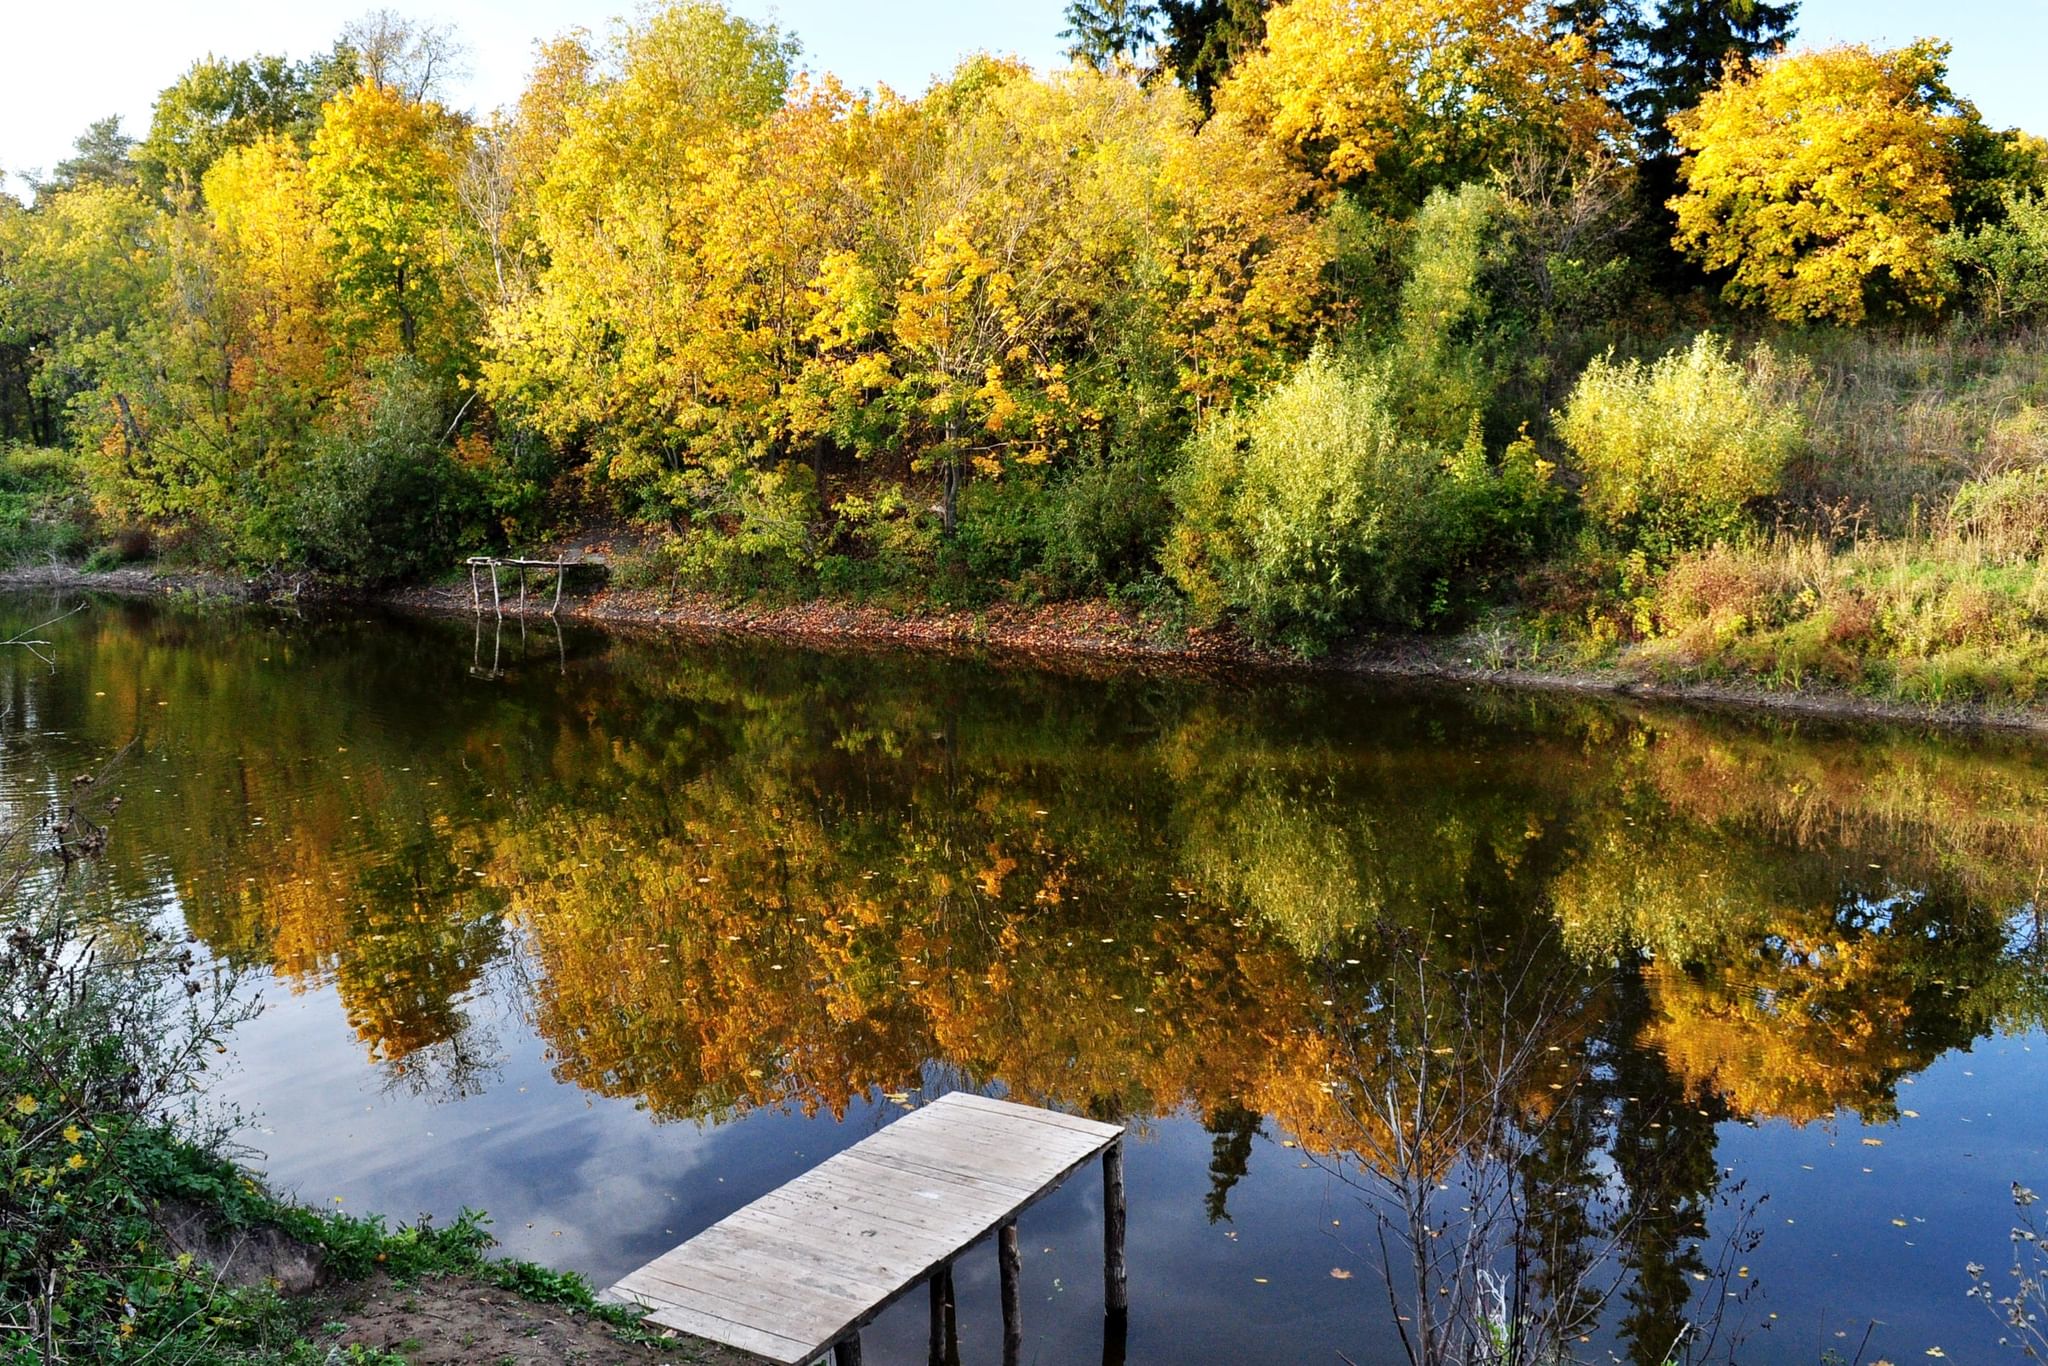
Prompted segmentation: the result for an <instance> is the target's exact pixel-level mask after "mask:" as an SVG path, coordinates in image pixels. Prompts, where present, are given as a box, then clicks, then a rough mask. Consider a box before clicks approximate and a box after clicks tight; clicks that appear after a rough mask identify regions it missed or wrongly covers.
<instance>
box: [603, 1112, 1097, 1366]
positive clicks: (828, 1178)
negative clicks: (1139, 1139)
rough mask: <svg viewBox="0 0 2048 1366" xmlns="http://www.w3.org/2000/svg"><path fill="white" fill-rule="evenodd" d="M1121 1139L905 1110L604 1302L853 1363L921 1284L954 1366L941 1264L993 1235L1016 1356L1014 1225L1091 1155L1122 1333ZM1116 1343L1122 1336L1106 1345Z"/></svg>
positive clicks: (802, 1357)
mask: <svg viewBox="0 0 2048 1366" xmlns="http://www.w3.org/2000/svg"><path fill="white" fill-rule="evenodd" d="M1123 1134H1124V1131H1123V1130H1122V1129H1121V1128H1119V1127H1117V1126H1116V1125H1113V1124H1101V1123H1097V1122H1096V1121H1094V1120H1090V1119H1081V1118H1079V1117H1078V1116H1074V1115H1067V1114H1061V1113H1060V1112H1058V1111H1055V1110H1041V1109H1038V1108H1036V1107H1033V1106H1028V1105H1015V1104H1012V1103H1010V1102H1009V1101H1002V1100H993V1099H990V1098H989V1097H987V1096H981V1095H975V1094H973V1093H972V1092H955V1093H954V1094H952V1095H948V1096H942V1097H940V1098H939V1099H938V1100H935V1101H933V1102H932V1103H931V1104H929V1105H926V1106H923V1107H922V1108H920V1109H917V1110H913V1111H912V1112H910V1113H909V1114H907V1115H905V1116H903V1117H902V1118H901V1119H899V1120H897V1121H895V1122H894V1123H893V1124H889V1125H886V1126H884V1127H883V1128H882V1129H880V1130H879V1131H877V1132H876V1133H873V1134H870V1135H869V1136H868V1137H867V1138H864V1139H862V1140H861V1141H860V1142H858V1143H856V1144H854V1145H853V1146H852V1147H851V1148H848V1149H847V1150H846V1151H844V1152H842V1153H839V1154H838V1155H837V1156H834V1157H831V1158H828V1159H826V1160H825V1161H824V1162H823V1163H821V1164H819V1165H818V1166H817V1167H814V1168H812V1169H811V1170H810V1171H809V1172H806V1173H805V1174H804V1175H802V1176H800V1177H798V1178H797V1179H796V1180H794V1181H792V1182H790V1183H789V1184H788V1185H786V1186H784V1187H782V1188H781V1189H780V1190H775V1191H770V1192H769V1193H768V1194H766V1195H764V1196H762V1197H761V1198H760V1199H758V1200H756V1201H754V1203H752V1204H751V1205H748V1206H747V1207H746V1208H744V1209H741V1210H739V1211H737V1212H735V1213H733V1214H731V1215H729V1216H727V1217H726V1218H724V1219H722V1220H720V1221H719V1222H718V1223H716V1224H713V1225H712V1226H711V1227H710V1228H708V1229H706V1230H705V1231H704V1232H702V1233H700V1234H698V1235H697V1236H696V1237H695V1238H692V1239H690V1241H688V1242H687V1243H684V1244H683V1245H682V1246H681V1247H678V1248H676V1249H675V1250H674V1251H672V1252H669V1253H668V1254H667V1255H665V1256H662V1257H659V1258H656V1259H655V1260H654V1261H652V1262H649V1263H648V1264H647V1265H646V1266H643V1267H641V1268H640V1269H639V1270H638V1271H635V1272H633V1273H632V1274H630V1275H628V1276H627V1277H625V1278H624V1279H623V1280H621V1281H619V1282H618V1283H617V1284H616V1285H614V1286H612V1287H611V1289H610V1290H608V1291H606V1292H605V1294H606V1297H607V1298H609V1299H612V1300H615V1301H618V1302H622V1303H627V1304H634V1305H638V1306H640V1307H641V1308H642V1309H643V1310H645V1311H646V1317H647V1320H648V1322H650V1323H652V1324H655V1325H657V1326H659V1327H663V1328H673V1329H675V1330H677V1331H679V1332H684V1333H690V1334H693V1335H695V1336H697V1337H701V1338H708V1339H710V1340H712V1341H714V1342H721V1343H724V1344H725V1345H727V1346H729V1347H737V1348H739V1349H740V1350H742V1351H746V1352H752V1353H754V1354H755V1355H757V1356H762V1357H766V1358H767V1359H768V1360H770V1361H773V1362H780V1363H785V1366H808V1363H810V1362H813V1361H815V1360H816V1359H817V1358H818V1357H819V1356H821V1355H822V1354H824V1353H825V1351H826V1350H827V1349H828V1348H829V1349H830V1350H831V1352H832V1354H833V1360H834V1361H835V1363H836V1366H850V1364H851V1366H857V1363H859V1361H860V1330H861V1328H862V1327H863V1326H864V1325H866V1324H867V1323H868V1322H870V1321H871V1320H873V1319H874V1317H875V1316H876V1315H878V1314H880V1313H881V1312H882V1310H884V1309H885V1308H887V1307H888V1306H889V1305H890V1304H891V1303H893V1302H894V1301H895V1300H896V1299H898V1298H899V1297H900V1296H902V1295H903V1294H904V1293H906V1292H907V1291H909V1290H910V1289H912V1288H913V1287H915V1286H916V1285H917V1284H918V1283H919V1282H920V1281H929V1282H930V1283H931V1295H932V1310H931V1312H932V1335H931V1342H932V1349H933V1352H934V1353H935V1354H943V1356H944V1358H945V1360H947V1361H948V1362H953V1363H957V1362H958V1361H959V1351H960V1348H959V1335H958V1328H957V1324H956V1322H955V1310H954V1304H953V1288H952V1264H953V1260H954V1258H956V1257H957V1256H959V1254H960V1253H961V1252H962V1251H963V1250H965V1249H966V1248H968V1247H970V1246H972V1245H973V1244H974V1243H976V1242H979V1241H980V1240H981V1239H983V1238H985V1237H987V1236H988V1235H989V1234H991V1233H998V1232H999V1233H1000V1236H999V1238H998V1246H999V1249H1000V1255H1001V1257H1002V1269H1003V1317H1004V1323H1003V1349H1004V1358H1005V1360H1006V1361H1008V1360H1014V1359H1015V1357H1014V1356H1013V1354H1012V1351H1013V1344H1014V1347H1015V1351H1016V1353H1018V1354H1021V1351H1022V1347H1023V1324H1022V1315H1021V1310H1020V1309H1019V1305H1020V1303H1021V1298H1022V1292H1021V1290H1020V1288H1019V1284H1018V1281H1019V1277H1020V1274H1021V1253H1020V1251H1019V1243H1018V1235H1017V1227H1016V1220H1017V1215H1018V1214H1019V1213H1020V1212H1021V1211H1022V1210H1024V1209H1026V1208H1027V1207H1029V1206H1030V1205H1032V1204H1034V1203H1036V1202H1037V1201H1038V1200H1040V1199H1042V1198H1043V1197H1045V1196H1046V1195H1048V1194H1050V1193H1051V1192H1052V1191H1053V1190H1054V1189H1056V1188H1057V1187H1058V1186H1059V1185H1060V1183H1061V1182H1063V1181H1065V1180H1066V1179H1067V1178H1068V1177H1069V1176H1072V1175H1073V1174H1074V1173H1075V1172H1076V1171H1079V1170H1080V1169H1081V1168H1082V1167H1084V1166H1086V1165H1087V1164H1088V1163H1089V1162H1090V1161H1092V1160H1093V1159H1095V1158H1096V1157H1098V1156H1100V1157H1102V1158H1103V1173H1104V1179H1105V1183H1106V1186H1105V1193H1106V1194H1107V1195H1108V1196H1110V1197H1111V1198H1110V1199H1109V1200H1108V1201H1107V1202H1106V1208H1105V1233H1104V1249H1105V1251H1106V1252H1107V1253H1108V1254H1109V1256H1110V1258H1111V1264H1110V1265H1109V1266H1108V1267H1106V1268H1105V1277H1106V1280H1105V1284H1106V1285H1107V1286H1108V1287H1109V1291H1110V1299H1111V1303H1112V1305H1113V1309H1112V1318H1113V1320H1115V1321H1116V1322H1117V1323H1118V1324H1120V1323H1121V1320H1122V1317H1123V1315H1124V1311H1125V1309H1126V1308H1127V1306H1128V1291H1127V1289H1126V1278H1125V1272H1124V1258H1123V1236H1124V1206H1123V1150H1122V1145H1121V1140H1122V1138H1123ZM1117 1340H1118V1341H1119V1342H1120V1341H1121V1339H1120V1337H1119V1338H1118V1339H1117Z"/></svg>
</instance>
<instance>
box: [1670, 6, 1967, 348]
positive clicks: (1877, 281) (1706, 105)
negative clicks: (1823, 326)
mask: <svg viewBox="0 0 2048 1366" xmlns="http://www.w3.org/2000/svg"><path fill="white" fill-rule="evenodd" d="M1948 51H1949V49H1948V47H1947V45H1946V44H1943V43H1937V42H1930V41H1922V42H1918V43H1914V44H1912V45H1910V46H1908V47H1902V48H1897V49H1894V50H1892V51H1889V52H1878V51H1874V50H1872V49H1871V48H1868V47H1863V46H1860V45H1845V46H1841V47H1832V48H1827V49H1824V50H1821V51H1817V52H1801V53H1796V54H1792V55H1787V56H1782V57H1777V58H1774V59H1772V60H1770V61H1767V62H1764V63H1762V64H1761V65H1759V66H1756V67H1736V68H1732V69H1731V70H1730V71H1729V72H1728V74H1727V76H1726V77H1725V78H1724V79H1723V81H1722V83H1721V85H1720V88H1719V89H1717V90H1713V91H1711V92H1709V93H1708V94H1707V96H1706V98H1704V99H1703V100H1701V101H1700V104H1699V107H1698V108H1697V109H1693V110H1691V111H1689V112H1687V113H1684V114H1680V115H1679V116H1678V117H1676V118H1674V119H1673V120H1672V121H1671V127H1672V131H1673V132H1674V133H1675V134H1676V135H1677V137H1678V142H1679V145H1680V146H1681V147H1682V148H1683V149H1684V152H1685V160H1684V162H1683V167H1682V171H1681V175H1682V178H1683V181H1684V186H1685V188H1684V190H1683V191H1682V192H1681V193H1680V194H1679V195H1678V196H1677V197H1676V198H1674V199H1673V200H1672V201H1671V207H1672V209H1673V211H1674V212H1675V213H1676V214H1677V216H1678V230H1677V235H1676V237H1675V239H1674V242H1675V245H1677V246H1678V247H1679V249H1680V250H1682V251H1684V252H1686V253H1687V254H1688V255H1690V256H1692V257H1693V259H1695V260H1697V261H1698V262H1699V263H1700V264H1701V265H1703V266H1705V267H1706V268H1707V269H1708V270H1712V271H1726V272H1728V281H1727V285H1726V286H1725V289H1724V293H1725V294H1726V296H1727V297H1728V298H1729V299H1730V300H1733V301H1736V302H1740V303H1745V304H1752V305H1757V306H1761V307H1763V308H1766V309H1768V310H1769V311H1770V312H1771V314H1772V315H1773V316H1775V317H1779V318H1783V319H1787V320H1799V319H1814V320H1833V321H1836V322H1841V323H1849V324H1854V323H1860V322H1862V321H1863V319H1864V318H1865V316H1866V315H1867V314H1868V312H1869V309H1870V307H1871V306H1872V305H1873V304H1882V305H1894V306H1895V305H1899V304H1905V305H1911V306H1914V307H1933V306H1934V305H1936V304H1938V303H1940V301H1941V297H1942V289H1943V273H1942V269H1941V247H1940V242H1941V234H1942V230H1943V229H1944V228H1945V227H1946V226H1947V225H1948V223H1949V222H1950V220H1951V219H1952V218H1953V217H1954V212H1955V210H1954V196H1955V176H1956V172H1957V165H1958V159H1959V156H1960V150H1961V139H1962V137H1963V135H1964V134H1965V133H1966V132H1967V131H1968V129H1969V127H1970V126H1971V124H1972V123H1974V121H1975V117H1976V116H1975V111H1974V110H1972V109H1971V108H1970V106H1969V105H1968V104H1966V103H1963V102H1961V101H1958V100H1957V99H1956V98H1955V96H1953V95H1952V94H1950V93H1949V90H1948V87H1947V85H1946V84H1945V81H1946V77H1947V69H1948Z"/></svg>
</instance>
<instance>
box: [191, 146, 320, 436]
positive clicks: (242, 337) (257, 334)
mask: <svg viewBox="0 0 2048 1366" xmlns="http://www.w3.org/2000/svg"><path fill="white" fill-rule="evenodd" d="M205 187H206V206H207V210H208V212H209V213H210V214H211V215H212V219H213V232H214V240H215V242H216V244H217V248H218V251H219V259H220V261H221V263H222V265H223V267H224V270H223V274H224V275H225V276H226V278H227V280H228V288H227V293H228V297H229V313H230V335H231V337H232V342H231V346H232V353H231V354H232V360H231V362H230V364H231V366H232V372H231V381H230V382H231V384H232V385H233V387H234V388H235V390H236V391H237V392H239V393H240V394H242V395H244V396H245V397H246V400H247V401H248V403H250V404H251V405H252V406H255V407H257V408H259V409H260V410H261V411H262V414H263V416H264V418H265V420H266V424H267V425H268V426H269V427H270V428H272V430H271V432H270V433H269V435H271V436H273V437H274V436H278V435H281V434H282V433H281V432H280V431H279V430H278V429H281V428H284V427H287V426H291V427H296V426H298V425H300V424H302V423H303V422H304V421H305V420H306V416H307V413H308V411H309V410H310V408H311V407H312V406H313V405H314V404H315V403H316V402H317V400H318V397H319V391H320V384H321V381H322V379H323V377H324V373H325V371H326V368H327V366H326V360H327V353H328V348H329V338H328V333H327V324H328V316H327V312H328V308H329V306H330V304H331V289H330V279H329V275H328V271H327V263H328V259H329V252H330V251H331V250H332V243H331V241H330V235H329V233H328V230H327V225H326V223H325V222H324V221H323V220H322V218H321V216H320V206H319V203H318V201H317V200H316V198H315V197H314V194H313V189H312V184H311V181H310V178H309V177H308V175H307V172H306V162H305V158H304V157H303V156H301V155H300V153H299V149H298V148H297V146H295V145H294V144H293V143H292V142H291V141H290V140H288V139H285V138H262V139H259V140H258V141H256V142H254V143H251V144H250V145H248V146H246V147H238V148H235V149H234V150H232V151H230V152H228V153H226V154H225V155H224V156H222V157H221V158H220V159H219V160H218V161H216V162H215V163H214V164H213V166H212V167H211V168H210V169H209V170H208V171H207V173H206V179H205Z"/></svg>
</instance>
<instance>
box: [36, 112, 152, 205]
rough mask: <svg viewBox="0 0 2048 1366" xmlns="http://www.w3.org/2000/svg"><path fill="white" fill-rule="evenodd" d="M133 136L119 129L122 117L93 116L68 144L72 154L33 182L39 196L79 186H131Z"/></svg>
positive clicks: (133, 171) (134, 167)
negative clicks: (45, 176)
mask: <svg viewBox="0 0 2048 1366" xmlns="http://www.w3.org/2000/svg"><path fill="white" fill-rule="evenodd" d="M134 151H135V139H134V138H131V137H129V136H128V135H127V134H126V133H124V132H122V131H121V116H120V115H119V114H115V115H112V116H111V117H109V118H104V119H96V120H94V121H93V122H92V123H90V124H88V125H87V126H86V130H85V131H84V132H83V133H80V134H79V135H78V140H77V141H76V142H74V143H72V144H71V155H70V156H68V157H66V158H65V159H64V160H62V161H60V162H58V163H57V169H56V170H54V171H52V172H51V173H50V178H49V179H48V180H43V181H38V182H36V194H37V196H38V197H40V196H42V195H44V194H48V193H50V192H51V191H61V190H75V189H77V188H79V187H80V186H82V185H120V186H126V185H133V184H134V183H135V182H136V174H135V172H136V166H135V162H134V160H133V153H134Z"/></svg>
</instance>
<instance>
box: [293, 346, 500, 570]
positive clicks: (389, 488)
mask: <svg viewBox="0 0 2048 1366" xmlns="http://www.w3.org/2000/svg"><path fill="white" fill-rule="evenodd" d="M446 423H447V414H446V413H445V412H444V411H443V408H442V403H441V399H440V394H439V392H438V390H437V389H436V388H435V386H434V385H433V384H432V383H431V382H430V381H429V380H428V378H427V376H426V374H425V373H424V372H423V371H422V370H421V369H420V367H419V366H418V365H416V364H414V363H413V362H411V361H409V360H398V361H393V362H390V363H388V364H386V365H384V366H381V367H380V368H379V369H378V370H377V371H376V372H375V373H374V374H373V375H372V376H371V377H370V379H369V380H368V382H367V383H366V384H365V385H364V386H363V389H362V392H361V393H360V394H359V395H358V397H357V401H356V402H355V403H354V404H353V405H351V406H350V407H348V408H347V409H346V410H345V411H344V412H343V413H342V414H341V415H340V417H339V419H338V420H337V421H335V422H334V423H333V424H332V425H330V426H329V427H328V428H327V429H325V430H324V431H322V432H321V433H320V434H319V436H318V437H317V439H316V440H315V443H314V448H313V450H312V453H311V455H310V457H309V458H308V459H307V460H306V462H305V463H304V464H303V465H302V466H300V467H299V469H298V470H297V471H296V472H295V473H296V477H295V480H294V485H293V487H291V488H289V489H287V490H284V491H283V494H282V501H283V505H284V509H285V514H284V515H285V519H286V522H287V528H286V532H285V535H286V538H287V539H289V540H290V541H291V542H292V543H293V544H292V545H291V547H290V549H291V550H292V551H294V552H295V553H296V557H297V558H298V560H299V561H300V562H301V563H303V564H304V565H305V566H306V567H307V568H309V569H316V570H320V571H322V572H324V573H328V574H332V575H334V576H336V577H337V578H341V579H346V580H349V581H351V582H356V583H385V582H392V581H395V580H399V579H405V578H411V577H417V576H419V575H421V574H427V573H435V572H438V571H441V570H444V569H446V568H447V567H448V565H449V564H450V562H451V561H452V560H453V559H454V558H455V556H456V554H457V553H458V551H459V550H460V549H461V547H462V546H463V545H464V543H465V542H467V541H470V540H473V539H475V538H477V537H479V536H480V535H481V534H482V530H483V512H484V509H483V501H482V497H481V494H480V491H479V490H478V488H477V486H476V483H475V480H474V479H473V477H472V476H471V474H470V472H469V471H468V470H466V469H465V468H464V467H463V466H461V465H459V464H457V463H456V462H455V461H454V460H452V459H450V458H449V456H448V454H447V452H446V450H445V449H444V445H443V437H444V435H445V431H446Z"/></svg>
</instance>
